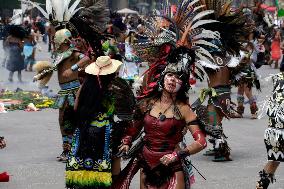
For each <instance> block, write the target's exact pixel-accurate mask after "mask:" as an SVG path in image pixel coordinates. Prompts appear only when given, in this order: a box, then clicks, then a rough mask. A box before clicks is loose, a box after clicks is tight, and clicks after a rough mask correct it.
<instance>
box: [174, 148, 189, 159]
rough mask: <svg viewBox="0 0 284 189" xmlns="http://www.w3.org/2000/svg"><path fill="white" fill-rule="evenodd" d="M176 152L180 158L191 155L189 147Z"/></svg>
mask: <svg viewBox="0 0 284 189" xmlns="http://www.w3.org/2000/svg"><path fill="white" fill-rule="evenodd" d="M176 154H177V157H178V158H179V159H184V158H186V157H187V156H190V153H189V151H188V150H187V149H185V150H180V151H178V152H177V153H176Z"/></svg>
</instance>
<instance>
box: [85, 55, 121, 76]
mask: <svg viewBox="0 0 284 189" xmlns="http://www.w3.org/2000/svg"><path fill="white" fill-rule="evenodd" d="M121 65H122V62H120V61H118V60H114V59H111V58H110V57H109V56H100V57H98V58H97V60H96V62H93V63H91V64H90V65H89V66H87V67H86V69H85V72H86V73H88V74H91V75H108V74H112V73H115V72H116V71H118V69H119V68H120V66H121Z"/></svg>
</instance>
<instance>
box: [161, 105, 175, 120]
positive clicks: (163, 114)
mask: <svg viewBox="0 0 284 189" xmlns="http://www.w3.org/2000/svg"><path fill="white" fill-rule="evenodd" d="M172 105H173V104H172V103H171V104H170V106H169V107H167V108H166V109H165V111H164V112H163V113H162V112H160V113H159V120H160V121H165V120H166V118H167V117H166V115H165V113H166V111H168V110H169V109H170V107H172Z"/></svg>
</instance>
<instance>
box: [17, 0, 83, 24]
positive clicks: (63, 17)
mask: <svg viewBox="0 0 284 189" xmlns="http://www.w3.org/2000/svg"><path fill="white" fill-rule="evenodd" d="M21 1H22V2H25V3H28V4H30V5H32V6H33V7H36V8H37V9H38V10H39V11H40V12H41V13H42V14H43V16H44V17H45V18H47V19H49V18H50V15H51V18H52V19H53V20H55V21H57V22H68V21H69V20H70V19H71V17H72V16H73V15H74V14H75V13H76V12H77V11H78V10H79V9H80V8H77V6H78V4H79V2H80V0H76V1H75V2H74V3H73V4H72V5H71V6H70V3H71V1H70V0H64V1H63V0H46V3H45V4H46V6H45V8H46V10H44V9H43V8H42V7H41V6H40V5H39V4H38V3H36V2H32V1H31V0H21ZM76 8H77V9H76Z"/></svg>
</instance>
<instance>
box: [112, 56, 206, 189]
mask: <svg viewBox="0 0 284 189" xmlns="http://www.w3.org/2000/svg"><path fill="white" fill-rule="evenodd" d="M189 60H192V59H191V58H190V57H189V58H187V59H183V58H181V59H179V60H178V61H177V62H175V63H170V64H168V65H167V66H166V67H165V69H164V70H163V72H162V73H161V75H160V78H159V81H158V84H157V86H156V87H154V88H153V90H152V92H151V93H149V94H148V95H147V96H146V97H144V98H142V99H140V100H139V103H138V108H137V110H136V118H135V120H134V121H133V126H132V127H130V128H129V129H128V131H127V132H126V135H125V136H124V138H123V140H122V145H121V148H120V151H125V152H128V151H129V148H130V146H131V143H132V139H135V138H136V137H137V135H138V134H139V132H140V131H141V130H142V129H143V128H144V133H145V136H144V137H143V144H142V145H141V148H140V149H139V150H138V152H137V153H135V154H134V157H133V159H132V160H131V161H130V163H129V164H128V166H127V167H126V168H125V169H124V170H123V172H122V174H121V175H120V178H118V180H117V183H115V184H114V185H113V186H112V187H113V188H124V189H127V188H129V184H130V182H131V179H132V177H133V176H134V175H135V173H136V172H137V171H138V170H139V169H140V170H141V171H140V188H141V189H142V188H143V189H144V188H159V189H184V188H188V185H189V182H188V177H187V175H188V172H187V171H186V168H185V167H186V166H185V159H186V157H188V156H190V155H193V154H195V153H198V152H199V151H201V150H202V149H203V148H205V147H206V140H205V136H204V134H203V132H202V131H201V130H200V128H199V126H198V120H197V117H196V115H195V113H194V112H193V111H192V110H191V108H190V106H189V104H188V97H187V91H188V87H189V83H188V80H189V74H188V73H187V71H186V70H189V68H188V67H187V68H185V67H183V66H182V65H187V63H184V61H189ZM186 130H188V131H190V133H191V135H192V136H193V138H194V140H195V141H194V142H193V143H191V144H190V145H187V146H185V147H184V148H181V147H179V143H180V142H182V140H183V136H184V131H186Z"/></svg>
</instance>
